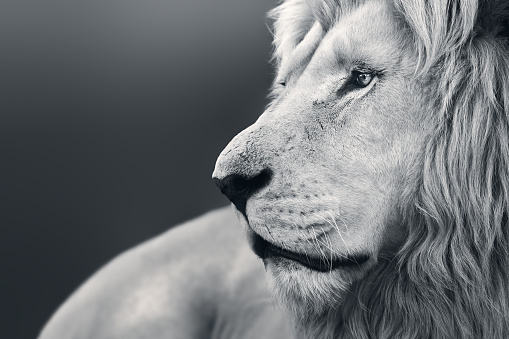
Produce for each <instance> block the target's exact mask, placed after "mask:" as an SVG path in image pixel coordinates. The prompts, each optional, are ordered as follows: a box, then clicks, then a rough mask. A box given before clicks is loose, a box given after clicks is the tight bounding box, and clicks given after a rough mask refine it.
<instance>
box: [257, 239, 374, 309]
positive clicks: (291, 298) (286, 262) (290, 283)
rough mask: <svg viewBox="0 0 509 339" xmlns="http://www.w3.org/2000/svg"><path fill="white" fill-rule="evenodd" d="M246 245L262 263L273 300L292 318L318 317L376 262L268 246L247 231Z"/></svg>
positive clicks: (360, 256) (364, 257) (333, 306)
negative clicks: (326, 256) (328, 256)
mask: <svg viewBox="0 0 509 339" xmlns="http://www.w3.org/2000/svg"><path fill="white" fill-rule="evenodd" d="M248 238H249V243H250V245H251V248H252V249H253V251H254V252H255V253H256V254H257V255H258V256H259V257H260V258H261V259H262V260H263V262H264V264H265V269H266V272H267V278H268V283H269V287H270V289H271V290H272V292H273V293H274V297H275V299H276V300H277V301H278V302H280V303H281V304H282V306H284V307H285V308H287V309H288V310H289V311H290V313H292V314H293V315H294V317H295V318H300V317H310V316H313V315H312V314H311V313H314V316H316V317H319V316H320V315H321V314H323V313H324V312H328V310H330V309H337V307H338V306H339V305H341V304H342V303H343V300H344V296H345V293H347V291H348V289H349V287H350V286H351V284H352V283H353V282H354V281H356V280H358V279H361V278H362V277H363V276H364V275H365V274H366V272H367V271H368V270H369V269H370V268H371V267H373V265H374V264H375V263H376V260H375V259H374V258H372V256H370V255H367V254H358V255H355V256H351V257H349V258H343V259H337V260H330V259H328V260H324V259H323V260H322V259H319V258H313V257H309V256H307V255H306V254H301V253H296V252H292V251H289V250H286V249H283V248H280V247H278V246H276V245H274V244H271V243H269V242H268V241H266V240H264V239H263V238H262V237H260V236H259V235H257V234H256V233H255V232H254V231H252V230H250V229H248Z"/></svg>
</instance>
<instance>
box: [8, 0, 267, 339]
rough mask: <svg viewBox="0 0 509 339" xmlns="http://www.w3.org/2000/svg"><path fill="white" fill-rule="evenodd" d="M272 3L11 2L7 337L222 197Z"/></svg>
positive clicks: (250, 108) (31, 326)
mask: <svg viewBox="0 0 509 339" xmlns="http://www.w3.org/2000/svg"><path fill="white" fill-rule="evenodd" d="M274 5H275V1H273V0H114V1H113V0H97V1H92V0H87V1H69V0H57V1H51V0H31V1H25V0H2V1H1V4H0V156H1V161H0V251H1V253H0V269H1V274H2V276H1V279H0V281H1V288H0V337H1V338H9V339H11V338H34V337H35V336H36V335H37V333H38V331H39V330H40V329H41V327H42V326H43V324H44V323H45V321H46V320H47V319H48V318H49V317H50V315H51V314H52V313H53V311H54V310H55V309H56V308H57V307H58V305H60V304H61V303H62V302H63V301H64V299H65V298H66V297H67V296H68V295H69V294H70V293H71V292H72V291H73V290H74V289H75V288H76V287H77V286H78V285H79V284H80V283H81V282H83V280H85V279H86V278H87V277H88V276H90V275H91V274H92V273H93V272H94V271H95V270H96V269H97V268H99V267H100V266H101V265H102V264H104V263H105V262H106V261H108V260H109V259H111V258H112V257H113V256H115V255H116V254H118V253H120V252H122V251H124V250H125V249H127V248H129V247H131V246H133V245H135V244H137V243H139V242H141V241H143V240H145V239H148V238H150V237H152V236H155V235H157V234H159V233H161V232H163V231H165V230H167V229H168V228H170V227H171V226H172V225H175V224H176V223H180V222H182V221H185V220H186V219H189V218H192V217H195V216H197V215H199V214H201V213H203V212H206V211H208V210H210V209H213V208H215V207H219V206H223V205H226V204H227V201H226V199H224V198H223V197H222V196H221V195H220V193H219V191H218V190H217V189H216V188H215V186H214V184H213V182H212V180H211V179H210V177H211V173H212V170H213V167H214V164H215V159H216V157H217V156H218V155H219V153H220V151H221V150H222V149H223V148H224V146H226V144H227V143H228V142H229V140H230V139H231V138H232V137H233V136H234V135H235V134H236V133H238V132H239V131H240V130H242V129H244V128H245V127H247V126H248V125H249V124H251V123H252V122H253V121H254V120H255V119H256V118H257V116H258V115H259V114H260V113H261V112H262V111H263V109H264V106H265V105H266V103H267V100H266V94H267V88H268V87H269V85H270V82H271V78H272V73H273V71H272V68H271V66H270V65H269V62H268V60H269V58H270V50H271V46H270V40H271V36H270V33H269V32H268V29H267V27H266V24H267V22H268V20H267V19H266V17H265V13H266V11H267V10H269V9H270V8H271V7H273V6H274Z"/></svg>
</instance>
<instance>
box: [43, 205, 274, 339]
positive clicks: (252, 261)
mask: <svg viewBox="0 0 509 339" xmlns="http://www.w3.org/2000/svg"><path fill="white" fill-rule="evenodd" d="M239 284H240V286H239ZM232 293H235V294H236V295H232ZM257 300H258V301H259V302H260V303H261V304H260V305H259V306H261V307H259V306H256V307H254V309H250V308H249V307H247V306H249V305H256V302H258V301H257ZM244 305H247V306H244ZM269 305H270V302H269V300H268V297H267V293H266V290H265V284H264V282H263V266H262V265H261V263H259V262H258V260H256V258H254V255H253V254H252V253H250V251H249V248H248V246H247V243H246V241H245V239H244V236H243V234H242V228H241V227H240V225H238V221H237V218H236V217H235V214H234V212H233V211H232V210H231V209H230V208H226V209H220V210H217V211H214V212H211V213H208V214H206V215H204V216H202V217H199V218H197V219H194V220H192V221H190V222H187V223H184V224H182V225H180V226H177V227H175V228H173V229H172V230H170V231H168V232H166V233H164V234H162V235H160V236H158V237H156V238H154V239H152V240H150V241H148V242H146V243H143V244H141V245H139V246H137V247H135V248H133V249H131V250H129V251H127V252H125V253H123V254H121V255H119V256H118V257H117V258H115V259H113V260H112V261H111V262H110V263H108V264H107V265H106V266H104V267H103V268H102V269H100V270H99V271H98V272H97V273H96V274H95V275H93V276H92V277H91V278H90V279H89V280H88V281H87V282H85V284H83V286H81V287H80V288H79V289H78V290H77V291H76V292H75V293H74V294H73V295H72V296H71V297H70V298H69V299H68V300H67V301H66V302H65V303H64V305H63V306H62V307H60V309H59V310H58V311H57V312H56V313H55V314H54V316H53V317H52V319H51V320H50V322H49V323H48V325H46V327H45V328H44V330H43V332H42V334H41V339H50V338H64V337H65V338H141V337H148V338H163V337H171V338H180V337H182V338H205V337H206V338H209V337H210V333H211V332H212V331H216V332H217V334H218V337H223V334H224V331H225V329H227V330H228V328H229V317H230V316H231V315H235V314H239V315H240V314H243V312H244V313H245V314H249V312H253V311H254V312H255V313H256V312H261V311H262V309H263V308H266V307H267V306H269ZM271 307H272V306H271ZM230 313H231V314H230ZM228 314H230V315H228ZM234 330H236V329H234Z"/></svg>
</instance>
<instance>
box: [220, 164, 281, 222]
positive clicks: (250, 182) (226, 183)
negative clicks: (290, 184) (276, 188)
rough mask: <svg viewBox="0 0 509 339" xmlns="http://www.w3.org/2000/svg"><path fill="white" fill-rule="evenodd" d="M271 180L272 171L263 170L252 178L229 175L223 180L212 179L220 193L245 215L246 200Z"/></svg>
mask: <svg viewBox="0 0 509 339" xmlns="http://www.w3.org/2000/svg"><path fill="white" fill-rule="evenodd" d="M271 178H272V171H271V170H269V169H264V170H263V171H261V172H260V173H258V174H257V175H255V176H252V177H246V176H244V175H240V174H230V175H227V176H226V177H224V178H223V179H218V178H214V182H215V183H216V185H217V187H219V189H220V190H221V193H223V194H224V195H226V197H227V198H228V199H229V200H230V201H231V202H232V203H233V204H234V205H235V207H237V209H238V210H239V211H240V212H241V213H242V214H244V215H245V214H246V203H247V199H249V197H251V196H252V195H253V194H254V193H255V192H257V191H258V190H260V189H262V188H263V187H265V186H267V184H268V183H269V182H270V179H271Z"/></svg>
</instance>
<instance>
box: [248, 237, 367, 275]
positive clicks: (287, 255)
mask: <svg viewBox="0 0 509 339" xmlns="http://www.w3.org/2000/svg"><path fill="white" fill-rule="evenodd" d="M252 237H253V239H252V248H253V251H254V252H255V254H256V255H257V256H259V257H260V258H261V259H262V260H264V261H265V260H266V259H271V258H284V259H288V260H291V261H294V262H297V263H299V264H301V265H303V266H305V267H307V268H309V269H311V270H313V271H318V272H330V271H332V270H335V269H339V268H346V267H352V266H354V267H355V266H361V265H362V264H364V263H366V262H367V261H368V260H369V258H370V257H369V255H367V254H364V253H361V254H356V255H349V256H347V257H343V258H334V259H331V258H327V259H325V258H317V257H311V256H309V255H306V254H302V253H297V252H292V251H289V250H286V249H284V248H281V247H278V246H276V245H274V244H271V243H269V242H268V241H266V240H265V239H263V238H262V237H261V236H259V235H258V234H256V233H254V232H253V234H252Z"/></svg>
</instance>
